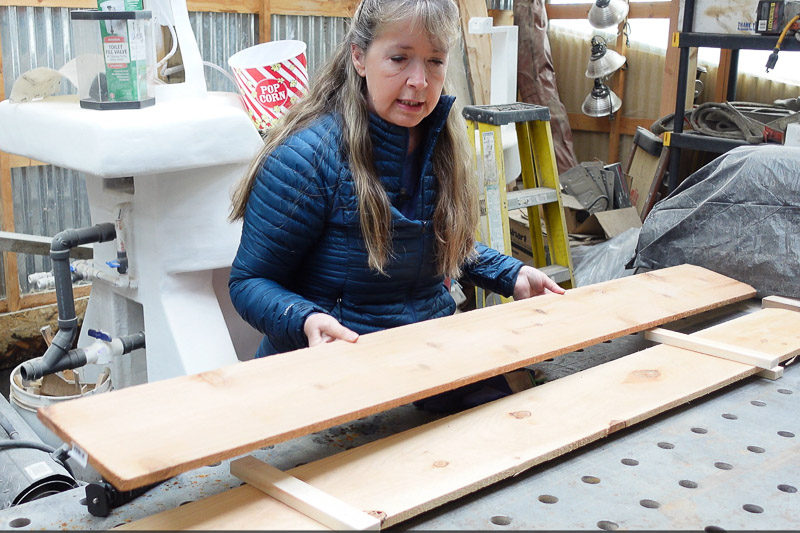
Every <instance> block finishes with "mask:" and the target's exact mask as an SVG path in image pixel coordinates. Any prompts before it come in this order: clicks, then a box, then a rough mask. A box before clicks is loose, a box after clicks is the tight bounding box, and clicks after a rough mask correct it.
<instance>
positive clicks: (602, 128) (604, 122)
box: [567, 113, 655, 135]
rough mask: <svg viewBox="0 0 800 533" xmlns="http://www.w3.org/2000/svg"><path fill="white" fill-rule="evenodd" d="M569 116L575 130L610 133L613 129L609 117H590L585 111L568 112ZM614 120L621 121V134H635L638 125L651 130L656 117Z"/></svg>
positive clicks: (615, 119) (617, 118)
mask: <svg viewBox="0 0 800 533" xmlns="http://www.w3.org/2000/svg"><path fill="white" fill-rule="evenodd" d="M567 116H568V117H569V126H570V128H572V129H573V130H574V131H591V132H597V133H609V132H610V131H611V122H612V120H609V118H608V117H589V116H586V115H584V114H583V113H567ZM613 121H618V122H619V132H620V134H622V135H635V134H636V128H637V126H641V127H642V128H645V129H647V130H649V129H650V126H651V125H652V124H653V122H654V121H655V119H648V118H631V117H614V119H613Z"/></svg>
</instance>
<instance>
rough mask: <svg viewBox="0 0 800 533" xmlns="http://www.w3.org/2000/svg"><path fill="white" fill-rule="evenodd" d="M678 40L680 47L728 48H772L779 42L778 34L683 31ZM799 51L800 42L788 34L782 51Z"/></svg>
mask: <svg viewBox="0 0 800 533" xmlns="http://www.w3.org/2000/svg"><path fill="white" fill-rule="evenodd" d="M679 35H680V37H679V40H678V47H680V48H691V47H699V48H726V49H730V50H772V49H773V48H775V44H776V43H777V42H778V36H777V35H728V34H724V33H683V32H681V33H680V34H679ZM784 50H785V51H793V50H794V51H798V50H800V42H798V41H797V39H795V38H794V36H787V37H786V38H784V40H783V44H782V45H781V51H784Z"/></svg>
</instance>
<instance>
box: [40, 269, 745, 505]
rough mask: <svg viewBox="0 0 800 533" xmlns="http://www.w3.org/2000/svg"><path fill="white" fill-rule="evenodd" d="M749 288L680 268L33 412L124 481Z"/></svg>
mask: <svg viewBox="0 0 800 533" xmlns="http://www.w3.org/2000/svg"><path fill="white" fill-rule="evenodd" d="M754 294H755V291H754V290H753V288H752V287H750V286H749V285H746V284H744V283H740V282H738V281H735V280H733V279H731V278H727V277H725V276H722V275H720V274H717V273H715V272H712V271H710V270H706V269H703V268H700V267H695V266H690V265H681V266H677V267H672V268H668V269H664V270H658V271H653V272H648V273H645V274H639V275H636V276H630V277H626V278H621V279H617V280H612V281H609V282H605V283H599V284H596V285H591V286H587V287H581V288H577V289H572V290H569V291H567V294H565V295H563V296H559V295H554V294H551V295H546V296H540V297H537V298H531V299H528V300H522V301H519V302H512V303H509V304H504V305H502V306H494V307H488V308H484V309H480V310H476V311H472V312H469V313H462V314H457V315H453V316H449V317H444V318H440V319H436V320H429V321H426V322H422V323H418V324H412V325H409V326H403V327H399V328H394V329H391V330H386V331H380V332H376V333H372V334H369V335H363V336H362V337H361V338H360V339H359V340H358V342H357V343H355V344H349V343H344V342H334V343H330V344H324V345H320V346H316V347H314V348H306V349H303V350H297V351H294V352H290V353H286V354H279V355H274V356H271V357H268V358H264V359H258V360H253V361H248V362H245V363H237V364H234V365H230V366H226V367H222V368H219V369H217V370H213V371H209V372H203V373H201V374H196V375H192V376H184V377H179V378H174V379H170V380H164V381H159V382H154V383H148V384H145V385H139V386H135V387H129V388H126V389H121V390H118V391H114V392H111V393H107V394H101V395H97V396H93V397H86V398H81V399H78V400H74V401H70V402H64V403H61V404H58V405H52V406H49V407H46V408H44V409H41V410H40V411H39V412H38V415H39V418H40V419H41V420H42V421H43V422H44V424H45V425H46V426H47V427H49V428H50V429H51V430H53V431H54V432H55V433H56V434H57V435H58V436H59V437H61V439H63V440H64V441H65V442H67V443H74V444H76V445H77V446H79V447H80V448H82V449H83V450H84V451H85V452H86V453H87V454H88V457H89V461H90V463H91V464H92V465H93V466H94V467H95V468H96V469H97V470H98V471H99V472H100V473H101V474H102V475H103V476H104V477H105V479H107V480H108V481H110V482H111V483H112V484H113V485H115V486H116V487H117V488H118V489H120V490H129V489H133V488H135V487H140V486H143V485H146V484H149V483H153V482H155V481H158V480H162V479H166V478H169V477H171V476H173V475H176V474H178V473H181V472H185V471H187V470H191V469H193V468H197V467H200V466H203V465H206V464H210V463H214V462H217V461H220V460H222V459H227V458H231V457H235V456H238V455H241V454H243V453H247V452H248V451H252V450H255V449H257V448H260V447H263V446H267V445H270V444H275V443H278V442H282V441H285V440H289V439H291V438H295V437H298V436H301V435H304V434H308V433H312V432H315V431H319V430H322V429H325V428H328V427H332V426H334V425H337V424H341V423H344V422H347V421H350V420H355V419H357V418H361V417H363V416H366V415H368V414H372V413H376V412H380V411H383V410H386V409H389V408H391V407H395V406H398V405H402V404H405V403H408V402H410V401H413V400H416V399H419V398H424V397H427V396H430V395H432V394H436V393H439V392H442V391H445V390H449V389H453V388H456V387H459V386H462V385H466V384H468V383H472V382H475V381H478V380H480V379H483V378H487V377H490V376H493V375H497V374H501V373H503V372H507V371H510V370H513V369H516V368H519V367H521V366H524V365H528V364H531V363H535V362H538V361H542V360H544V359H548V358H551V357H554V356H557V355H561V354H564V353H568V352H571V351H573V350H576V349H579V348H582V347H585V346H589V345H592V344H596V343H598V342H602V341H604V340H608V339H612V338H616V337H620V336H622V335H627V334H630V333H633V332H636V331H641V330H644V329H648V328H651V327H654V326H658V325H660V324H663V323H665V322H669V321H672V320H676V319H679V318H682V317H684V316H687V315H690V314H693V313H697V312H701V311H704V310H707V309H712V308H716V307H720V306H722V305H725V304H728V303H732V302H735V301H739V300H743V299H745V298H749V297H751V296H753V295H754ZM87 413H91V415H87ZM120 413H124V416H120Z"/></svg>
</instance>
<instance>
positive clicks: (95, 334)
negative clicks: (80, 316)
mask: <svg viewBox="0 0 800 533" xmlns="http://www.w3.org/2000/svg"><path fill="white" fill-rule="evenodd" d="M88 334H89V336H90V337H92V338H94V339H98V340H101V341H106V342H111V336H110V335H109V334H108V333H105V332H103V331H100V330H99V329H90V330H89V332H88Z"/></svg>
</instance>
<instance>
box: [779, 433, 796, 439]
mask: <svg viewBox="0 0 800 533" xmlns="http://www.w3.org/2000/svg"><path fill="white" fill-rule="evenodd" d="M778 435H780V436H781V437H786V438H787V439H791V438H792V437H794V433H792V432H791V431H779V432H778Z"/></svg>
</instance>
